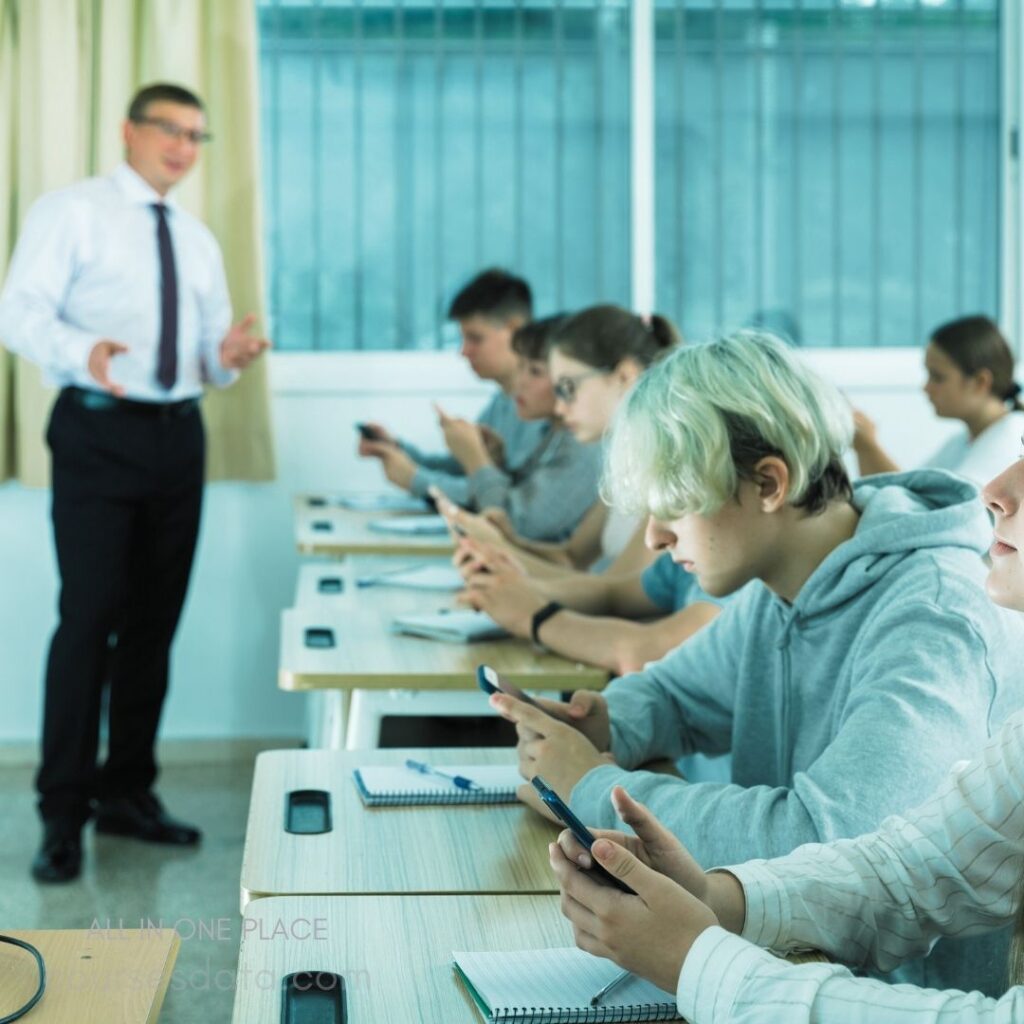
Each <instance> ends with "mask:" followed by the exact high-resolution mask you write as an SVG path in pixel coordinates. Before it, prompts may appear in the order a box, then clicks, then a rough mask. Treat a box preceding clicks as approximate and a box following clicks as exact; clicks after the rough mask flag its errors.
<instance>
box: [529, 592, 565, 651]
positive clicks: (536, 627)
mask: <svg viewBox="0 0 1024 1024" xmlns="http://www.w3.org/2000/svg"><path fill="white" fill-rule="evenodd" d="M564 607H565V605H564V604H561V603H560V602H559V601H548V603H547V604H546V605H544V607H543V608H538V609H537V610H536V611H535V612H534V613H533V618H531V619H530V639H531V640H532V641H533V642H534V643H535V644H536V645H537V646H538V647H540V646H542V644H541V642H540V637H539V636H538V634H539V633H540V627H541V626H543V625H544V623H545V622H547V621H548V619H550V618H551V616H552V615H557V614H558V612H560V611H561V610H562V609H563V608H564Z"/></svg>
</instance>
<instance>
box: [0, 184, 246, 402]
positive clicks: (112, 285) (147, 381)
mask: <svg viewBox="0 0 1024 1024" xmlns="http://www.w3.org/2000/svg"><path fill="white" fill-rule="evenodd" d="M158 202H165V203H166V206H167V211H168V217H167V223H168V226H169V228H170V233H171V241H172V244H173V246H174V262H175V269H176V274H177V279H178V376H177V380H176V382H175V384H174V387H173V388H172V389H171V390H170V391H167V390H165V389H164V388H162V387H161V386H160V384H159V383H157V379H156V367H157V349H158V346H159V341H160V295H161V281H160V254H159V249H158V247H157V237H156V229H157V215H156V212H155V211H154V210H153V209H152V204H153V203H158ZM230 325H231V302H230V299H229V297H228V290H227V282H226V280H225V277H224V264H223V261H222V259H221V254H220V247H219V246H218V245H217V241H216V239H215V238H214V237H213V235H212V233H211V232H210V230H209V229H208V228H207V227H206V226H205V225H204V224H203V223H201V222H200V221H198V220H197V219H196V218H195V217H193V216H192V215H191V214H189V213H187V212H186V211H185V210H183V209H182V208H181V207H180V206H178V205H177V204H175V203H174V202H173V201H168V200H166V199H164V198H162V197H161V196H160V195H159V194H158V193H157V192H156V191H154V189H153V188H151V187H150V186H149V185H148V184H147V183H146V182H145V181H144V180H143V179H142V178H141V177H139V175H138V174H136V173H135V171H133V170H132V169H131V168H130V167H129V166H128V165H127V164H121V165H120V166H119V167H118V168H117V169H116V170H115V171H114V172H113V173H112V174H110V175H108V176H106V177H103V178H87V179H86V180H84V181H80V182H77V183H76V184H74V185H71V186H69V187H68V188H63V189H59V190H57V191H55V192H50V193H48V194H47V195H44V196H42V197H41V198H40V199H38V200H37V201H36V202H35V203H34V204H33V205H32V207H31V209H30V210H29V212H28V216H27V217H26V218H25V224H24V226H23V228H22V231H21V235H20V237H19V238H18V244H17V246H16V248H15V250H14V255H13V257H12V258H11V265H10V268H9V270H8V273H7V279H6V281H5V283H4V288H3V291H2V292H0V341H2V342H3V344H5V345H6V346H7V347H8V348H10V349H11V350H12V351H14V352H17V353H19V354H20V355H23V356H25V357H26V358H27V359H30V360H31V361H32V362H34V363H38V364H39V366H41V367H42V368H43V370H44V372H45V376H46V379H47V381H48V382H49V383H51V384H55V385H57V386H61V387H63V386H66V385H76V386H78V387H82V388H90V389H92V390H98V389H99V385H98V384H97V382H96V381H95V380H94V379H93V378H92V376H91V375H90V374H89V371H88V368H87V364H88V359H89V353H90V352H91V351H92V348H93V346H94V345H95V344H96V343H97V342H98V341H101V340H103V339H106V340H109V341H118V342H121V343H122V344H124V345H127V346H128V351H127V352H126V353H124V354H123V355H117V356H114V357H113V359H112V360H111V362H110V378H111V380H113V381H115V382H116V383H119V384H122V385H124V388H125V397H126V398H132V399H136V400H138V401H144V402H167V401H180V400H181V399H185V398H193V397H196V396H198V395H199V394H200V393H201V392H202V386H203V383H204V381H209V382H210V383H212V384H215V385H216V386H218V387H224V386H226V385H228V384H230V383H231V382H232V381H233V380H234V379H235V377H236V376H237V373H235V372H234V371H229V370H225V369H224V368H223V367H222V366H221V364H220V354H219V349H220V342H221V340H222V338H223V337H224V334H225V333H226V332H227V330H228V328H229V327H230Z"/></svg>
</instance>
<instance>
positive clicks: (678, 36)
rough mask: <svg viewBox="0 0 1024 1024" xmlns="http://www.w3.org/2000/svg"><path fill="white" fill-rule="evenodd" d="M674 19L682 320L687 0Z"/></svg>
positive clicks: (679, 315) (680, 307) (679, 304)
mask: <svg viewBox="0 0 1024 1024" xmlns="http://www.w3.org/2000/svg"><path fill="white" fill-rule="evenodd" d="M673 13H674V15H675V16H674V18H673V25H672V28H673V43H674V57H675V59H674V61H673V64H672V81H673V86H674V88H673V99H674V105H673V113H674V115H675V125H676V130H675V182H674V184H675V207H676V208H675V214H676V224H675V228H676V230H675V273H674V275H673V277H674V279H675V311H676V313H675V319H676V322H677V323H679V324H680V325H681V324H682V323H683V312H684V310H685V309H686V306H685V302H686V275H685V274H684V273H683V265H684V262H683V261H684V260H685V258H686V235H685V233H686V174H685V172H684V162H683V154H684V153H685V152H686V131H685V124H686V85H685V82H686V76H685V73H684V69H685V67H686V0H676V5H675V9H674V12H673Z"/></svg>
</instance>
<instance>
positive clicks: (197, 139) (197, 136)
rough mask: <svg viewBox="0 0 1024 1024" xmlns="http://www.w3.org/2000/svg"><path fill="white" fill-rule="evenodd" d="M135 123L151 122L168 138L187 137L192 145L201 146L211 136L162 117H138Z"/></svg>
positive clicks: (210, 138)
mask: <svg viewBox="0 0 1024 1024" xmlns="http://www.w3.org/2000/svg"><path fill="white" fill-rule="evenodd" d="M135 123H136V124H151V125H152V126H153V127H154V128H156V129H157V131H159V132H161V133H162V134H163V135H166V136H167V138H169V139H174V140H175V141H177V140H178V139H187V140H188V141H189V142H191V143H192V145H193V146H201V145H203V143H206V142H211V141H212V140H213V136H212V135H211V134H210V133H209V132H200V131H196V130H195V129H194V128H182V127H181V125H180V124H175V123H174V122H173V121H165V120H164V119H163V118H162V117H139V118H136V120H135Z"/></svg>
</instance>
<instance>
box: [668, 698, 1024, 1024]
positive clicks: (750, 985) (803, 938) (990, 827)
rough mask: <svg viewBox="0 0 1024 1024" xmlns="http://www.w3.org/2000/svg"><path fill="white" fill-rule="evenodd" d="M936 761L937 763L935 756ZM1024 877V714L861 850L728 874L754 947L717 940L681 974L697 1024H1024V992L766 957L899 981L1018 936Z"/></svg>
mask: <svg viewBox="0 0 1024 1024" xmlns="http://www.w3.org/2000/svg"><path fill="white" fill-rule="evenodd" d="M937 754H938V752H937ZM1022 867H1024V712H1018V713H1016V714H1014V715H1013V716H1011V717H1010V718H1008V719H1007V720H1006V722H1005V723H1004V725H1003V727H1002V728H1001V729H1000V731H999V732H998V733H997V734H996V736H995V737H993V739H992V740H991V741H990V742H989V743H988V744H987V745H986V746H985V748H984V752H983V754H982V756H981V758H980V759H979V760H976V761H970V762H961V763H960V764H958V765H956V766H954V768H953V770H952V772H951V773H950V775H949V777H948V779H947V781H946V782H945V783H944V785H943V786H942V788H941V789H940V790H939V791H938V792H937V793H936V794H935V796H933V797H932V798H931V799H930V800H928V801H927V802H926V803H924V804H922V805H921V806H920V807H918V808H917V809H915V810H913V811H911V812H909V813H908V814H906V815H904V816H901V817H892V818H889V819H887V820H886V821H885V822H883V823H882V826H881V828H880V829H879V830H878V831H877V832H874V833H870V834H868V835H863V836H860V837H858V838H857V839H849V840H842V841H839V842H834V843H828V844H811V845H807V846H802V847H800V848H799V849H798V850H796V851H795V852H794V853H792V854H790V855H789V856H787V857H781V858H778V859H776V860H767V861H765V860H761V861H750V862H749V863H747V864H744V865H741V866H739V867H732V868H729V870H730V871H731V872H732V873H733V874H735V875H736V877H737V878H738V879H739V880H740V882H741V883H742V885H743V889H744V892H745V894H746V901H747V911H746V921H745V924H744V928H743V933H742V936H737V935H731V934H729V933H728V932H726V931H724V930H723V929H721V928H709V929H708V930H707V931H705V932H704V933H703V934H701V935H700V937H699V938H698V939H697V941H696V942H695V943H694V945H693V947H692V948H691V950H690V953H689V955H688V956H687V958H686V961H685V963H684V964H683V969H682V971H681V972H680V975H679V986H678V991H677V998H678V1003H679V1011H680V1013H682V1014H683V1015H684V1016H685V1017H686V1019H687V1020H688V1021H690V1022H691V1024H718V1022H725V1021H729V1022H730V1024H745V1022H754V1021H757V1022H763V1021H768V1020H771V1021H776V1020H778V1021H785V1022H786V1024H802V1022H811V1021H813V1022H828V1024H848V1022H851V1024H852V1022H855V1021H856V1022H860V1024H866V1022H871V1024H887V1022H890V1021H894V1022H904V1021H905V1022H907V1024H910V1022H913V1024H937V1022H949V1024H952V1022H954V1021H955V1022H956V1024H980V1022H986V1024H989V1022H991V1024H997V1022H1003V1024H1006V1022H1018V1024H1019V1022H1022V1021H1024V986H1017V987H1014V988H1012V989H1010V990H1009V991H1007V992H1006V994H1005V995H1003V996H1002V997H1000V998H999V999H992V998H987V997H985V996H983V995H981V994H980V993H977V992H974V993H964V992H956V991H945V992H940V991H937V990H934V989H921V988H916V987H914V986H910V985H887V984H885V983H884V982H880V981H874V980H870V979H862V978H855V977H853V975H852V974H851V973H850V972H849V970H847V969H846V968H845V967H842V966H840V965H839V964H807V965H803V966H799V967H795V966H793V965H791V964H787V963H785V962H784V961H781V960H779V959H777V958H776V957H774V956H772V954H770V953H768V952H766V950H765V949H762V948H760V947H766V948H769V949H774V950H787V949H793V948H799V947H803V946H810V947H814V948H816V949H821V950H823V951H825V952H826V953H828V954H829V955H831V956H832V957H834V958H836V959H838V960H841V961H843V962H844V963H847V964H852V965H873V966H875V967H878V968H880V969H881V970H883V971H886V970H890V969H891V968H893V967H894V966H896V965H897V964H899V963H901V962H902V961H904V960H907V959H910V958H913V957H917V956H921V955H922V954H924V953H926V952H927V951H928V949H929V948H930V946H931V944H932V943H933V942H934V941H935V940H936V939H937V938H938V937H940V936H956V937H966V936H971V935H978V934H981V933H982V932H985V931H989V930H991V929H993V928H998V927H1001V926H1003V925H1006V924H1008V923H1009V922H1010V921H1011V919H1012V917H1013V914H1014V910H1015V906H1016V900H1017V897H1018V895H1019V893H1020V887H1021V873H1022Z"/></svg>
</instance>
